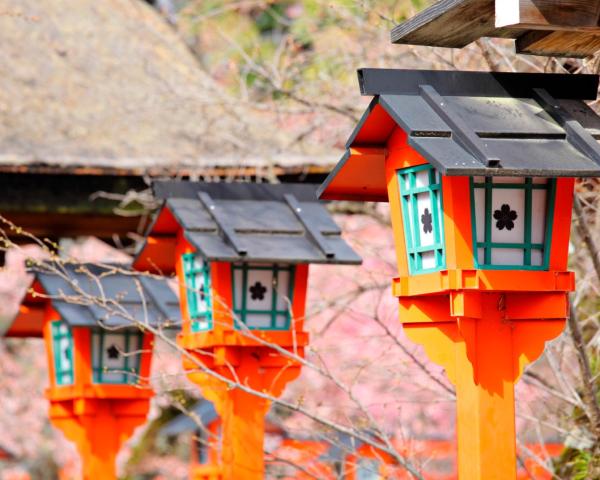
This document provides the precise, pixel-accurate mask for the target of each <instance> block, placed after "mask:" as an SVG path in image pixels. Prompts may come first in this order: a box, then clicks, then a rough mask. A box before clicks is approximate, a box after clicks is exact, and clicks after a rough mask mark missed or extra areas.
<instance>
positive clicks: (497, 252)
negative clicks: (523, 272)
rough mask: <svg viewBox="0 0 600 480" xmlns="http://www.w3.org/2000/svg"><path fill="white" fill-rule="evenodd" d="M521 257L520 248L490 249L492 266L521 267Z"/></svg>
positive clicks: (521, 251)
mask: <svg viewBox="0 0 600 480" xmlns="http://www.w3.org/2000/svg"><path fill="white" fill-rule="evenodd" d="M523 255H524V254H523V250H522V249H520V248H492V265H505V266H510V265H523V258H524V257H523Z"/></svg>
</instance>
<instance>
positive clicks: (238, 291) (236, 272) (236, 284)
mask: <svg viewBox="0 0 600 480" xmlns="http://www.w3.org/2000/svg"><path fill="white" fill-rule="evenodd" d="M243 288H244V271H243V270H242V269H241V268H234V269H233V293H234V298H233V305H234V306H235V308H236V309H240V308H242V304H243V298H244V290H243Z"/></svg>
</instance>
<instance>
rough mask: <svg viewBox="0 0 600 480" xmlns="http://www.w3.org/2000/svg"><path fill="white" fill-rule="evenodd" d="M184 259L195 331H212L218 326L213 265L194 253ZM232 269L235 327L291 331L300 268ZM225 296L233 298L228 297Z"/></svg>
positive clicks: (276, 265) (238, 266) (258, 265)
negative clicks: (298, 269) (212, 278)
mask: <svg viewBox="0 0 600 480" xmlns="http://www.w3.org/2000/svg"><path fill="white" fill-rule="evenodd" d="M181 259H182V267H183V272H184V278H185V286H186V301H187V308H188V315H189V319H190V324H191V331H192V332H203V331H210V330H212V329H213V327H214V322H213V304H214V301H213V290H212V282H211V274H210V272H211V269H210V263H209V262H208V261H206V260H204V259H203V258H202V256H201V255H200V254H194V253H185V254H183V255H182V257H181ZM229 268H230V269H231V304H228V305H227V307H228V308H229V309H230V310H231V313H232V315H233V326H234V328H235V329H236V330H242V329H244V328H247V329H249V330H275V331H277V330H280V331H285V330H289V329H290V327H291V319H292V312H291V310H292V305H293V298H294V280H295V272H296V266H295V265H292V264H280V263H252V264H245V263H232V264H230V267H229ZM215 293H216V292H215ZM225 296H226V297H229V295H228V294H226V295H225ZM221 297H223V296H221Z"/></svg>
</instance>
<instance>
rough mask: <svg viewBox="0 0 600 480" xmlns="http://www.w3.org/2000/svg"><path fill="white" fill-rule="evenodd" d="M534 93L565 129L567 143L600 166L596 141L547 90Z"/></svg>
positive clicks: (598, 146)
mask: <svg viewBox="0 0 600 480" xmlns="http://www.w3.org/2000/svg"><path fill="white" fill-rule="evenodd" d="M533 92H534V98H535V99H536V100H537V102H538V103H539V104H540V105H541V106H542V108H543V109H544V110H545V111H546V112H547V113H548V115H550V116H551V117H552V118H553V119H554V120H555V121H556V122H557V123H558V124H559V125H560V126H561V127H563V128H564V130H565V132H566V134H567V136H566V138H567V141H568V142H569V143H570V144H571V145H573V146H574V147H575V148H577V149H578V150H579V151H580V152H582V153H583V154H585V155H586V156H588V157H589V158H591V159H593V160H594V161H595V162H596V163H598V164H599V165H600V145H598V142H597V141H596V139H595V138H594V137H593V136H592V135H591V134H590V133H589V132H588V131H587V130H586V129H585V128H583V126H582V125H581V124H580V123H579V122H578V121H577V120H575V119H574V118H573V116H572V115H571V114H570V113H569V112H567V111H566V110H565V109H564V108H563V107H562V106H561V104H560V103H559V102H558V101H557V100H556V99H555V98H554V97H552V95H550V94H549V93H548V92H547V91H546V90H544V89H542V88H534V89H533Z"/></svg>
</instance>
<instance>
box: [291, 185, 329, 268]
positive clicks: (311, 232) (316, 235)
mask: <svg viewBox="0 0 600 480" xmlns="http://www.w3.org/2000/svg"><path fill="white" fill-rule="evenodd" d="M283 197H284V198H285V201H286V203H287V204H288V206H289V207H290V208H291V210H292V212H294V215H296V218H297V219H298V220H299V221H300V223H301V224H302V225H303V226H304V228H305V229H306V233H307V234H308V236H309V238H310V239H311V240H312V241H313V242H315V243H316V244H317V246H318V247H319V249H320V250H321V251H322V252H323V253H324V254H325V256H326V257H327V258H334V257H335V251H334V250H333V249H332V248H330V247H329V245H327V243H326V242H325V239H324V238H323V234H322V233H321V232H320V231H319V229H318V228H316V227H315V226H314V225H313V224H312V223H311V222H309V221H308V219H307V218H306V214H305V212H304V210H303V209H302V206H301V205H300V202H298V200H297V199H296V197H295V196H294V195H293V194H291V193H286V194H285V195H284V196H283Z"/></svg>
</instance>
